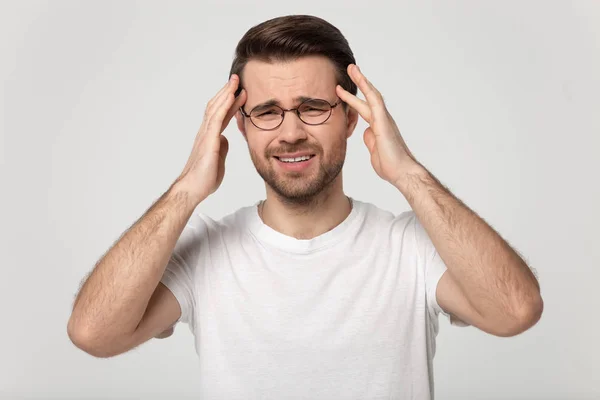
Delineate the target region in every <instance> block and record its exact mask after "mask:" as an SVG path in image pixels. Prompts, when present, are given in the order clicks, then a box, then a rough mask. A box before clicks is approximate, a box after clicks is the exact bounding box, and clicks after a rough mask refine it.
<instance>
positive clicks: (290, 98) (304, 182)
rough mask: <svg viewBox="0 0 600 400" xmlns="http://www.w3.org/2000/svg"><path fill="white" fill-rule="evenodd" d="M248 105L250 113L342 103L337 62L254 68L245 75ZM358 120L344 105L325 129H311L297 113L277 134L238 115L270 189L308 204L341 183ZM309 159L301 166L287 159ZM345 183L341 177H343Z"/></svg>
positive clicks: (309, 61)
mask: <svg viewBox="0 0 600 400" xmlns="http://www.w3.org/2000/svg"><path fill="white" fill-rule="evenodd" d="M243 81H244V88H245V90H246V92H247V95H248V97H247V100H246V103H245V104H244V107H243V108H244V111H245V112H246V113H247V114H250V112H251V111H252V109H253V108H254V107H256V106H257V105H260V104H262V103H264V102H267V101H269V100H275V101H277V105H279V106H280V107H282V108H284V109H289V108H295V107H297V106H298V105H299V104H300V103H301V102H302V100H300V99H298V98H300V97H304V98H314V99H322V100H327V101H328V102H329V103H330V104H335V103H336V102H338V101H340V99H339V98H338V97H337V95H336V92H335V87H336V85H337V79H336V76H335V68H334V65H333V63H332V62H331V61H329V60H328V59H327V58H324V57H304V58H300V59H298V60H295V61H289V62H285V63H283V62H273V63H266V62H262V61H257V60H251V61H249V62H248V64H247V65H246V67H245V68H244V72H243ZM357 117H358V115H357V114H356V112H355V111H353V110H351V109H349V110H348V111H344V109H343V108H342V104H338V105H337V106H336V107H334V108H333V110H332V113H331V116H330V117H329V119H328V120H327V121H326V122H325V123H323V124H321V125H307V124H305V123H304V122H302V121H301V120H300V119H299V118H298V115H297V114H296V113H295V112H293V111H292V112H286V113H285V118H284V119H283V122H282V123H281V125H280V126H279V127H278V128H276V129H275V130H270V131H266V130H261V129H259V128H257V127H256V126H254V125H253V124H252V122H251V121H250V118H246V117H242V115H241V113H239V112H238V113H237V115H236V118H237V119H238V127H239V128H240V130H241V131H242V133H244V136H245V137H246V140H247V142H248V148H249V150H250V157H251V158H252V162H253V163H254V166H255V168H256V170H257V172H258V173H259V175H260V176H261V177H262V178H263V179H264V181H265V182H266V183H267V185H268V186H269V187H270V188H271V189H272V190H273V191H274V192H276V193H277V194H278V195H279V196H280V197H282V198H283V199H287V200H291V201H294V202H299V201H300V202H302V201H307V200H310V199H311V198H313V197H314V196H315V195H317V194H319V193H320V192H321V191H322V190H323V189H325V188H326V187H328V185H330V184H331V183H332V182H333V181H334V180H335V179H336V177H338V175H339V173H340V171H341V170H342V166H343V164H344V159H345V157H346V140H347V138H348V137H349V136H350V135H351V134H352V131H353V130H354V127H355V125H356V120H357ZM300 155H307V156H310V159H309V160H307V161H301V162H289V161H291V160H290V159H289V158H288V159H286V156H287V157H291V156H300ZM340 179H341V175H340Z"/></svg>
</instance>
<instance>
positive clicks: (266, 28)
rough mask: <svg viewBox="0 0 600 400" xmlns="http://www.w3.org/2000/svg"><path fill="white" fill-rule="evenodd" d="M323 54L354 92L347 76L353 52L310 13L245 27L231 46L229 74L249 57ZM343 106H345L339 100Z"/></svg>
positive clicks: (341, 37) (342, 83)
mask: <svg viewBox="0 0 600 400" xmlns="http://www.w3.org/2000/svg"><path fill="white" fill-rule="evenodd" d="M313 55H320V56H324V57H327V58H328V59H329V60H331V61H332V62H333V65H334V66H335V68H336V75H337V80H338V83H339V85H340V86H341V87H343V88H344V89H345V90H347V91H348V92H350V93H352V94H354V95H356V92H357V88H356V84H355V83H354V82H352V79H350V77H349V76H348V72H347V71H348V70H347V68H348V65H349V64H355V63H356V61H355V59H354V54H353V53H352V50H351V49H350V45H349V44H348V41H347V40H346V38H345V37H344V35H342V33H341V32H340V30H339V29H338V28H336V27H335V26H333V25H332V24H330V23H329V22H327V21H325V20H324V19H321V18H319V17H315V16H312V15H288V16H283V17H277V18H273V19H270V20H268V21H265V22H262V23H260V24H258V25H256V26H254V27H252V28H250V29H249V30H248V32H246V34H245V35H244V36H243V37H242V39H241V40H240V41H239V43H238V45H237V47H236V49H235V58H234V60H233V63H232V64H231V70H230V72H229V76H231V74H237V75H238V76H239V77H240V86H239V89H238V92H237V93H236V95H237V94H238V93H239V92H240V91H241V88H242V82H243V79H242V71H243V69H244V67H245V66H246V64H247V63H248V61H250V60H252V59H256V60H260V61H265V62H272V61H290V60H295V59H298V58H300V57H303V56H313ZM343 105H344V107H345V106H346V104H345V103H343Z"/></svg>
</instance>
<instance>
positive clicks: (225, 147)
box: [219, 135, 229, 162]
mask: <svg viewBox="0 0 600 400" xmlns="http://www.w3.org/2000/svg"><path fill="white" fill-rule="evenodd" d="M219 141H220V142H221V143H220V146H219V157H220V158H221V160H223V162H225V159H226V158H227V153H228V152H229V141H228V140H227V138H226V137H225V136H223V135H221V136H220V137H219Z"/></svg>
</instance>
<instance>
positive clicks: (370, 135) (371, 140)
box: [363, 127, 375, 154]
mask: <svg viewBox="0 0 600 400" xmlns="http://www.w3.org/2000/svg"><path fill="white" fill-rule="evenodd" d="M363 140H364V142H365V145H367V148H368V149H369V153H371V154H373V150H374V149H375V133H374V132H373V129H371V127H368V128H367V129H366V130H365V133H364V135H363Z"/></svg>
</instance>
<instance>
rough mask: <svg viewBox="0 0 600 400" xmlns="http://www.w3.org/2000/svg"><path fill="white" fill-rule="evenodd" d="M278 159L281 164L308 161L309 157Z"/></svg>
mask: <svg viewBox="0 0 600 400" xmlns="http://www.w3.org/2000/svg"><path fill="white" fill-rule="evenodd" d="M279 159H280V160H281V161H283V162H299V161H306V160H309V159H310V156H302V157H296V158H283V157H280V158H279Z"/></svg>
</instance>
